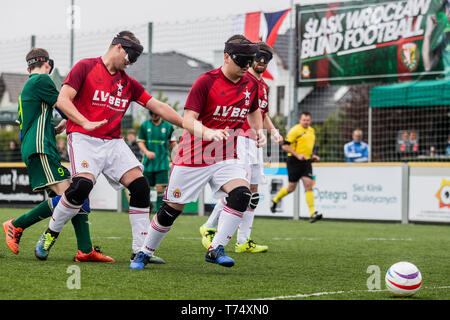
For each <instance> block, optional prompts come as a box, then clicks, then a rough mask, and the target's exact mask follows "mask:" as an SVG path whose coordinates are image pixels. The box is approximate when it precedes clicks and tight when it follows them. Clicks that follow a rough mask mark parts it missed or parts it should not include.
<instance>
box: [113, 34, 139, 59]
mask: <svg viewBox="0 0 450 320" xmlns="http://www.w3.org/2000/svg"><path fill="white" fill-rule="evenodd" d="M119 43H120V45H121V46H122V48H123V50H125V52H126V53H127V60H128V61H129V62H130V63H135V62H136V61H137V59H138V58H139V56H140V55H141V54H142V51H143V50H144V47H143V46H141V45H140V44H139V43H137V42H134V41H133V40H130V39H127V38H123V37H115V38H114V39H113V41H112V42H111V44H112V45H116V44H119Z"/></svg>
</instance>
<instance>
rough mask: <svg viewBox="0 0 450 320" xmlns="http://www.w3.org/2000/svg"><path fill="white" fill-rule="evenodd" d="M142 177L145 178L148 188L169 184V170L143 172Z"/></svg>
mask: <svg viewBox="0 0 450 320" xmlns="http://www.w3.org/2000/svg"><path fill="white" fill-rule="evenodd" d="M144 177H146V178H147V180H148V184H149V185H150V187H154V186H156V185H157V184H161V185H165V186H166V185H167V184H168V183H169V170H163V171H155V172H145V171H144Z"/></svg>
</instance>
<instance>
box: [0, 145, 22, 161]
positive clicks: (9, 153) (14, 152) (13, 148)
mask: <svg viewBox="0 0 450 320" xmlns="http://www.w3.org/2000/svg"><path fill="white" fill-rule="evenodd" d="M4 161H5V162H22V155H21V153H20V147H19V146H18V145H17V142H16V141H15V140H10V141H9V145H8V149H7V150H6V152H5V158H4Z"/></svg>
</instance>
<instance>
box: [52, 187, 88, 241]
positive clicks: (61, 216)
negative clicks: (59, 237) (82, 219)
mask: <svg viewBox="0 0 450 320" xmlns="http://www.w3.org/2000/svg"><path fill="white" fill-rule="evenodd" d="M80 208H81V205H79V206H78V205H75V204H72V203H70V202H69V201H67V199H66V197H65V195H64V194H63V195H62V196H61V199H60V200H59V202H58V204H57V205H56V207H55V208H54V209H53V214H52V216H51V217H50V222H49V224H48V227H49V229H50V230H52V231H54V232H58V233H59V232H61V230H62V229H63V227H64V225H65V224H66V223H67V222H68V221H69V220H71V219H72V218H73V217H75V216H76V215H77V213H78V211H80Z"/></svg>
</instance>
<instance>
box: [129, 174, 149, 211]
mask: <svg viewBox="0 0 450 320" xmlns="http://www.w3.org/2000/svg"><path fill="white" fill-rule="evenodd" d="M128 190H129V191H130V206H131V207H136V208H147V207H148V206H150V186H149V185H148V181H147V179H146V178H145V177H139V178H137V179H134V180H133V182H131V183H130V185H129V186H128Z"/></svg>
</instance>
